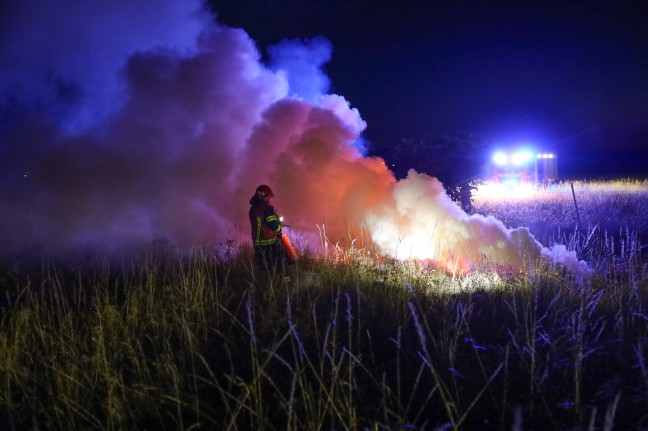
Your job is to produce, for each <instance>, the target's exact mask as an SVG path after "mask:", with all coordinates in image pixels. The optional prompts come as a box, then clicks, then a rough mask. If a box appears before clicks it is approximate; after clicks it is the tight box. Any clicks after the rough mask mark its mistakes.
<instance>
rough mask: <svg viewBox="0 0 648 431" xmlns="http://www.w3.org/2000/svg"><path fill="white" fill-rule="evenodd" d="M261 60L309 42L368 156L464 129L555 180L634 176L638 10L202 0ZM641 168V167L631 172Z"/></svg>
mask: <svg viewBox="0 0 648 431" xmlns="http://www.w3.org/2000/svg"><path fill="white" fill-rule="evenodd" d="M213 4H214V10H215V11H216V13H217V17H218V20H219V21H220V22H221V23H224V24H226V25H228V26H231V27H240V28H243V29H244V30H245V31H246V32H247V33H248V34H249V35H250V36H251V37H252V39H254V40H255V41H256V42H257V44H258V46H259V48H260V49H261V50H262V51H263V50H264V49H265V48H266V47H267V46H269V45H272V44H275V43H277V42H279V41H280V40H282V39H292V38H313V37H316V36H323V37H325V38H326V39H328V40H329V41H330V42H331V44H332V45H333V57H332V60H331V62H330V63H329V64H327V65H326V72H327V74H328V75H329V77H330V79H331V91H332V92H334V93H337V94H340V95H343V96H344V97H345V98H346V99H347V100H349V101H350V102H351V104H352V105H353V106H354V107H357V108H358V110H359V111H360V113H361V115H362V117H363V118H364V120H366V121H367V124H368V127H367V130H366V132H365V136H366V137H367V139H368V140H369V141H370V142H371V151H372V152H375V153H378V154H379V153H380V152H381V150H382V149H384V148H385V147H388V146H390V145H393V144H394V143H395V142H399V141H400V139H401V138H406V137H419V136H423V135H429V134H437V133H440V134H453V133H457V132H474V133H477V134H479V135H480V136H482V138H483V140H484V141H485V143H486V144H487V145H488V146H493V147H496V146H503V145H509V144H512V143H515V142H529V143H533V144H535V145H536V146H537V147H539V148H543V149H550V150H554V151H556V152H557V153H558V154H559V157H560V168H561V174H563V175H564V176H587V177H603V176H631V175H641V176H648V167H647V166H648V163H644V162H643V160H645V159H646V157H647V156H648V26H647V25H645V23H646V22H648V4H647V3H646V2H640V1H634V2H622V3H617V4H613V3H611V2H607V3H605V4H599V3H592V2H587V1H578V2H551V3H547V2H517V1H511V2H481V3H477V2H474V3H467V2H439V1H428V2H424V1H407V2H400V1H399V2H397V1H381V0H379V1H375V0H374V1H345V0H331V1H326V2H324V1H317V2H315V1H307V2H305V1H299V0H284V1H281V2H279V1H267V0H236V1H234V0H220V1H218V0H214V1H213ZM644 165H646V166H644Z"/></svg>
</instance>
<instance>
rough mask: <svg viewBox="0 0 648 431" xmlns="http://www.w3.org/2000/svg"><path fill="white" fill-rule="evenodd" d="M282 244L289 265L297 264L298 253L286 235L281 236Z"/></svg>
mask: <svg viewBox="0 0 648 431" xmlns="http://www.w3.org/2000/svg"><path fill="white" fill-rule="evenodd" d="M281 243H282V244H283V247H284V250H286V258H287V259H288V263H289V264H291V263H295V262H297V253H296V252H295V249H294V248H293V246H292V243H291V242H290V238H289V237H288V235H286V234H285V233H283V234H281Z"/></svg>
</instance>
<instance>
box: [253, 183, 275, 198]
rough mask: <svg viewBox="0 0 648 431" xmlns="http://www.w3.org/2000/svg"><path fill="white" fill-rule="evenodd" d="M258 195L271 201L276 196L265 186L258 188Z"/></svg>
mask: <svg viewBox="0 0 648 431" xmlns="http://www.w3.org/2000/svg"><path fill="white" fill-rule="evenodd" d="M256 194H257V195H258V196H259V197H262V198H263V199H270V198H271V197H273V196H274V193H272V189H271V188H270V186H266V185H265V184H261V185H260V186H259V187H257V189H256Z"/></svg>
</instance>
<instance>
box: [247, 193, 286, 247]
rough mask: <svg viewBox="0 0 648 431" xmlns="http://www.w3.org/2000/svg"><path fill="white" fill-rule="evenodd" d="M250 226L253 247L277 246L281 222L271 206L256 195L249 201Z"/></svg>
mask: <svg viewBox="0 0 648 431" xmlns="http://www.w3.org/2000/svg"><path fill="white" fill-rule="evenodd" d="M250 205H252V206H251V207H250V225H251V227H252V243H253V244H254V246H255V247H262V246H267V245H273V244H277V243H278V242H279V241H280V238H281V222H280V221H279V216H277V213H276V212H275V209H274V207H273V206H272V205H270V204H269V203H267V202H265V201H264V200H263V199H261V198H259V197H258V196H257V195H254V196H252V199H250Z"/></svg>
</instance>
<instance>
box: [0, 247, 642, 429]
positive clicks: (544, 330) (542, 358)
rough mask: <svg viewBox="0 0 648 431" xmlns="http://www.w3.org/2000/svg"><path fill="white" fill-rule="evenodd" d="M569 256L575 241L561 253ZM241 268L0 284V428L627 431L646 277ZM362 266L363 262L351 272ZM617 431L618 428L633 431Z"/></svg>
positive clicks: (63, 276)
mask: <svg viewBox="0 0 648 431" xmlns="http://www.w3.org/2000/svg"><path fill="white" fill-rule="evenodd" d="M579 241H580V240H574V242H573V244H574V245H575V246H578V245H579V244H581V243H580V242H579ZM607 246H609V244H606V243H601V244H599V246H598V247H596V248H593V249H592V250H591V255H590V258H591V259H590V260H591V262H594V263H596V265H597V266H598V272H597V273H595V274H594V275H592V276H591V277H578V276H576V275H573V274H570V273H567V272H564V271H563V270H561V268H559V267H553V266H551V265H549V264H546V263H542V262H537V263H536V264H535V266H533V268H531V269H530V270H529V271H527V272H526V273H523V274H518V275H507V276H498V275H497V274H493V273H487V274H469V275H464V276H451V275H447V274H446V273H445V272H443V271H438V270H436V269H434V268H431V267H428V266H425V265H422V264H419V263H416V262H397V261H390V260H387V259H382V260H381V261H380V263H379V264H372V263H370V262H367V259H366V256H362V253H359V252H358V251H357V250H355V251H354V253H353V254H352V255H347V256H345V258H344V259H332V258H318V257H316V256H310V257H309V256H303V257H302V260H301V262H300V263H299V265H298V266H297V267H292V269H291V271H292V274H291V275H292V279H293V282H292V283H291V284H283V283H281V282H280V277H278V276H276V275H275V274H267V273H263V272H260V271H259V270H258V269H257V268H255V267H254V266H253V264H252V259H251V256H250V253H249V251H246V250H245V249H243V250H242V251H241V252H240V253H239V254H238V255H236V257H232V258H229V259H225V258H223V257H219V256H218V255H217V254H215V253H212V252H211V251H209V250H197V251H195V252H193V253H191V254H190V255H180V254H174V253H172V252H169V253H167V254H164V255H160V254H157V255H150V256H147V257H142V258H140V259H136V260H134V261H133V262H132V263H129V264H128V265H123V264H121V265H115V264H112V263H109V262H105V263H104V264H102V265H99V266H98V267H94V268H76V269H74V268H70V267H69V266H65V265H53V264H48V263H47V262H45V263H44V264H43V265H42V267H41V268H40V269H39V270H38V271H33V270H21V269H20V268H17V269H16V268H13V269H11V270H10V269H7V268H5V270H3V278H2V279H1V283H2V285H1V288H2V291H3V298H4V299H3V303H2V313H3V314H2V320H1V321H0V423H2V424H3V425H4V428H5V429H11V430H13V429H16V430H18V429H52V430H58V429H60V430H63V429H65V430H74V429H100V430H121V429H168V430H197V429H219V430H220V429H223V430H248V429H270V430H272V429H277V430H306V429H308V430H320V429H326V430H329V429H331V430H332V429H336V430H340V429H344V430H360V429H367V430H383V429H384V430H387V429H389V430H393V429H403V430H405V429H425V430H428V429H429V430H433V429H466V430H474V429H480V430H490V429H493V430H509V429H516V430H517V429H527V430H528V429H591V430H594V429H606V430H610V429H613V428H614V429H645V428H646V427H648V416H647V415H646V413H645V411H646V410H645V406H646V405H648V363H647V360H646V357H647V356H648V311H647V310H646V307H647V299H648V276H647V266H646V262H645V260H644V257H643V256H642V253H641V247H639V246H638V245H637V244H635V245H634V246H633V247H634V248H632V250H631V251H630V250H628V251H626V252H624V253H618V250H617V251H612V250H609V249H607V248H606V247H607ZM361 256H362V257H361ZM633 427H634V428H633Z"/></svg>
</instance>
